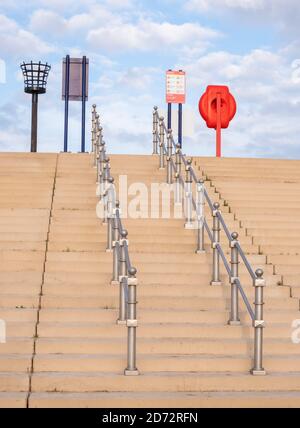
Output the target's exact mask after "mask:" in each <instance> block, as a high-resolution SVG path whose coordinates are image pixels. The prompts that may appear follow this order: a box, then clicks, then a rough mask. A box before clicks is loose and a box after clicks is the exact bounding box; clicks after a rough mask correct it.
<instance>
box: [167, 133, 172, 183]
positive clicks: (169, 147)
mask: <svg viewBox="0 0 300 428" xmlns="http://www.w3.org/2000/svg"><path fill="white" fill-rule="evenodd" d="M172 138H173V137H172V129H169V130H168V139H167V183H168V184H172V182H173V180H172V154H173V153H172V148H173V145H172Z"/></svg>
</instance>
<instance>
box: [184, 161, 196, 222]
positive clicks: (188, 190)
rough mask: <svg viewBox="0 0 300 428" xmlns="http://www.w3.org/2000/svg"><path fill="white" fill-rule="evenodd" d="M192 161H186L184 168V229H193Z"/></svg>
mask: <svg viewBox="0 0 300 428" xmlns="http://www.w3.org/2000/svg"><path fill="white" fill-rule="evenodd" d="M191 167H192V160H191V159H188V160H187V166H186V168H185V172H186V176H185V218H186V221H185V225H184V227H185V228H186V229H194V224H193V203H192V196H193V194H192V183H193V180H192V174H191Z"/></svg>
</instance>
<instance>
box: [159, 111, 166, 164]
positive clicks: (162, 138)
mask: <svg viewBox="0 0 300 428" xmlns="http://www.w3.org/2000/svg"><path fill="white" fill-rule="evenodd" d="M164 144H165V128H164V118H163V117H160V118H159V169H164V168H165V152H164Z"/></svg>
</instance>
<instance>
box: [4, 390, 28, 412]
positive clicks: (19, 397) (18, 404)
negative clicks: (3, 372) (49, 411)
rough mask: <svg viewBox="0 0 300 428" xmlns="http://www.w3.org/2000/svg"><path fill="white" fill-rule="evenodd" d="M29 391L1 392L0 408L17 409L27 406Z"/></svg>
mask: <svg viewBox="0 0 300 428" xmlns="http://www.w3.org/2000/svg"><path fill="white" fill-rule="evenodd" d="M27 395H28V394H27V393H22V392H0V408H2V409H17V408H26V407H27Z"/></svg>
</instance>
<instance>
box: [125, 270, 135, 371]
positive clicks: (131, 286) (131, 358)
mask: <svg viewBox="0 0 300 428" xmlns="http://www.w3.org/2000/svg"><path fill="white" fill-rule="evenodd" d="M136 272H137V271H136V269H135V268H134V267H132V268H131V269H130V270H129V271H128V275H129V278H128V280H127V281H128V314H127V321H126V326H127V331H128V333H127V334H128V339H127V340H128V342H127V368H126V370H125V372H124V374H125V375H126V376H137V375H139V371H138V369H137V367H136V329H137V326H138V321H137V310H136V306H137V300H136V294H137V293H136V288H137V285H138V281H137V279H136Z"/></svg>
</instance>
